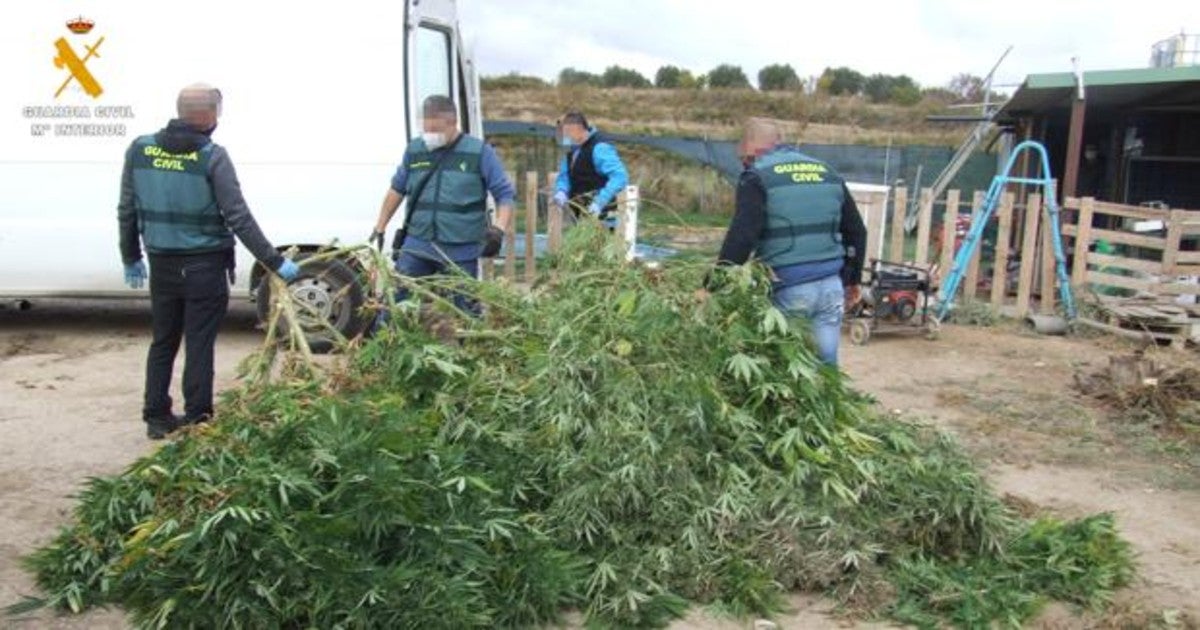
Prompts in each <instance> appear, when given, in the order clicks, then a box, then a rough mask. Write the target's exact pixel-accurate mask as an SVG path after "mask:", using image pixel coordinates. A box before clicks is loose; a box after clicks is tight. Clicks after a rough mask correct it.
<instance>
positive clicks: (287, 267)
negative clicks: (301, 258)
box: [275, 258, 300, 282]
mask: <svg viewBox="0 0 1200 630" xmlns="http://www.w3.org/2000/svg"><path fill="white" fill-rule="evenodd" d="M275 273H277V274H279V277H280V278H283V279H284V281H285V282H291V281H292V280H295V279H296V276H298V275H300V265H297V264H296V263H295V262H293V261H292V259H291V258H284V259H283V264H282V265H279V269H276V270H275Z"/></svg>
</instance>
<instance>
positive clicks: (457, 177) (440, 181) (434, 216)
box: [404, 134, 487, 244]
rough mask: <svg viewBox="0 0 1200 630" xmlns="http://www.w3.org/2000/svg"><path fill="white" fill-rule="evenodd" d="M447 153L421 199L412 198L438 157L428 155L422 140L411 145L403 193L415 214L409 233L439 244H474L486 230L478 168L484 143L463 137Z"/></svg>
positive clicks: (435, 154)
mask: <svg viewBox="0 0 1200 630" xmlns="http://www.w3.org/2000/svg"><path fill="white" fill-rule="evenodd" d="M446 150H448V151H450V152H451V153H450V154H449V155H447V156H445V157H444V159H443V160H442V163H441V166H440V167H439V168H438V170H437V172H435V173H434V174H433V176H432V177H433V179H431V180H430V181H429V183H428V184H426V185H425V189H424V190H422V191H421V198H420V199H414V198H413V194H414V193H415V192H416V188H417V186H418V185H419V184H420V183H421V181H422V180H424V179H425V178H426V177H427V176H429V172H430V169H432V168H433V165H434V164H435V163H436V162H437V160H438V158H439V157H442V156H441V155H440V153H439V152H433V151H430V150H429V149H428V148H427V147H426V146H425V141H424V140H422V139H416V140H413V141H412V144H410V145H409V149H408V151H409V156H408V182H407V184H406V185H405V193H404V194H405V196H406V197H407V198H408V204H409V208H410V210H411V212H412V213H413V214H412V221H411V222H410V223H409V226H408V233H409V234H412V235H414V236H416V237H417V238H422V239H425V240H427V241H436V242H439V243H454V244H458V243H478V242H480V241H482V240H483V235H484V231H485V229H486V228H487V188H486V187H485V186H484V183H483V173H482V170H481V168H480V160H481V156H482V154H483V141H482V140H480V139H479V138H475V137H472V136H468V135H465V134H464V135H463V136H462V137H460V138H459V140H458V143H457V144H455V145H454V147H453V148H450V149H446Z"/></svg>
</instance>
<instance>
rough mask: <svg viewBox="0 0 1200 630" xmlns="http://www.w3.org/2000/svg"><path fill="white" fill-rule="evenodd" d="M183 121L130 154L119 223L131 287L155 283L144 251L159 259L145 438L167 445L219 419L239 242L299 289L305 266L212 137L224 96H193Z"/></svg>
mask: <svg viewBox="0 0 1200 630" xmlns="http://www.w3.org/2000/svg"><path fill="white" fill-rule="evenodd" d="M176 108H177V110H178V112H179V118H177V119H175V120H172V121H170V122H169V123H168V124H167V126H166V128H165V129H162V130H161V131H159V132H158V133H155V134H152V135H147V136H142V137H140V138H138V139H137V140H134V141H133V144H132V145H131V146H130V147H129V150H128V151H126V153H125V169H124V172H123V173H122V175H121V199H120V202H119V204H118V205H117V221H118V225H119V230H120V239H121V259H122V262H123V263H124V264H125V283H126V284H127V285H129V287H130V288H132V289H140V288H141V287H142V285H143V284H144V283H145V282H146V264H145V263H144V262H142V245H143V244H144V245H145V246H146V253H148V254H149V257H150V307H151V322H152V324H151V325H152V327H153V329H154V341H153V342H152V343H151V344H150V352H149V355H148V356H147V358H146V399H145V404H144V406H143V407H142V419H143V420H145V422H146V435H147V436H148V437H149V438H150V439H154V440H157V439H162V438H163V437H165V436H166V435H167V434H168V433H170V432H172V431H174V430H175V429H177V428H179V427H180V426H183V425H185V424H193V423H198V422H204V421H206V420H208V419H209V418H210V417H211V416H212V413H213V353H214V346H215V345H216V341H217V331H218V329H220V327H221V320H222V319H223V318H224V317H225V311H226V309H227V308H228V305H229V284H230V282H231V281H232V279H233V260H234V256H233V254H234V251H233V248H234V241H233V238H234V235H237V238H238V240H240V241H241V242H242V244H243V245H245V246H246V248H247V249H249V250H250V253H251V254H253V255H254V257H255V258H257V259H258V261H259V263H260V264H262V265H263V266H264V267H266V268H267V269H269V270H271V271H274V272H275V273H277V274H279V275H280V276H281V277H282V278H283V279H284V280H288V281H290V280H292V279H293V278H295V277H296V275H297V274H298V273H299V267H298V266H297V265H296V263H294V262H292V261H291V260H288V259H286V258H284V257H283V256H282V255H281V254H280V253H279V252H278V251H276V250H275V248H274V247H273V246H272V245H271V242H270V241H268V240H267V238H266V237H265V236H263V233H262V230H260V229H259V227H258V223H257V222H256V221H255V220H254V216H253V215H252V214H250V208H249V207H248V206H247V205H246V200H245V198H243V197H242V189H241V186H240V185H239V184H238V179H237V173H236V172H235V171H234V168H233V162H232V161H230V159H229V154H228V153H226V151H225V149H224V147H222V146H220V145H218V144H216V143H214V142H213V141H212V139H211V138H210V136H211V135H212V132H213V130H214V129H216V128H217V118H218V117H219V116H220V115H221V91H220V90H218V89H216V88H214V87H212V86H210V85H204V84H199V83H198V84H194V85H190V86H188V87H186V88H184V89H183V90H182V91H181V92H180V93H179V98H178V100H177V101H176ZM181 341H183V342H185V343H186V346H187V347H186V352H185V359H184V364H183V399H184V416H183V418H177V417H176V416H175V415H174V414H173V413H172V412H171V396H170V395H169V393H168V392H169V390H170V386H171V371H172V368H173V367H174V364H175V355H176V354H177V353H178V352H179V344H180V342H181Z"/></svg>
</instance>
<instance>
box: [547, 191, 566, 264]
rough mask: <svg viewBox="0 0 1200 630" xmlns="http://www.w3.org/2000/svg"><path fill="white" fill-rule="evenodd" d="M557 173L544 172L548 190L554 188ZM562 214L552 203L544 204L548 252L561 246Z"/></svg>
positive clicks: (554, 250)
mask: <svg viewBox="0 0 1200 630" xmlns="http://www.w3.org/2000/svg"><path fill="white" fill-rule="evenodd" d="M557 179H558V173H546V180H547V181H546V183H547V186H548V189H549V190H554V182H555V180H557ZM562 235H563V215H562V209H561V208H559V207H558V206H556V205H554V204H553V203H548V204H546V241H547V249H548V251H549V252H550V253H554V252H557V251H558V250H559V249H560V248H562Z"/></svg>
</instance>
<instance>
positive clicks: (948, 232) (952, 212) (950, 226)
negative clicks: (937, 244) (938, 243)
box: [941, 190, 959, 277]
mask: <svg viewBox="0 0 1200 630" xmlns="http://www.w3.org/2000/svg"><path fill="white" fill-rule="evenodd" d="M958 194H959V193H958V191H957V190H951V191H950V192H948V193H946V214H945V216H944V217H943V218H942V263H941V264H942V276H943V277H945V276H947V275H949V274H950V271H951V270H953V268H954V251H955V248H954V237H955V233H956V232H957V225H958Z"/></svg>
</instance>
